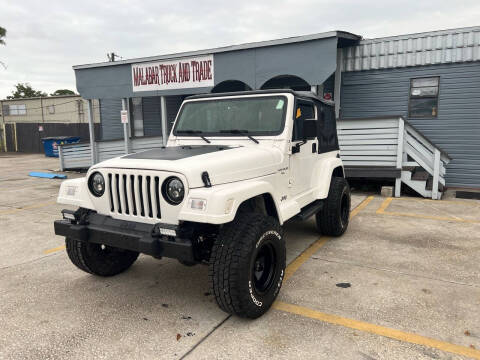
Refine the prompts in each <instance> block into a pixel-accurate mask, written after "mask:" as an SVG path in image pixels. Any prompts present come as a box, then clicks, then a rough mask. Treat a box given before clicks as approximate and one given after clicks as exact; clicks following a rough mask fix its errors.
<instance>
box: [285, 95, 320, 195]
mask: <svg viewBox="0 0 480 360" xmlns="http://www.w3.org/2000/svg"><path fill="white" fill-rule="evenodd" d="M294 115H295V116H294V118H295V120H294V126H293V134H292V149H293V148H294V147H295V145H296V144H300V148H299V152H297V153H294V151H292V154H291V155H290V195H291V196H297V195H300V194H302V193H304V192H305V191H307V190H309V189H310V187H311V184H310V183H311V178H312V172H313V169H314V166H315V162H316V160H317V157H318V152H317V149H318V140H317V139H316V138H315V139H314V140H307V141H306V142H305V143H303V122H304V121H305V120H308V119H317V112H316V110H315V106H314V104H313V102H311V101H306V100H297V103H296V106H295V113H294Z"/></svg>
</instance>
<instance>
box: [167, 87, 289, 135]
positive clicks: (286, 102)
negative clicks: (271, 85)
mask: <svg viewBox="0 0 480 360" xmlns="http://www.w3.org/2000/svg"><path fill="white" fill-rule="evenodd" d="M272 98H277V99H282V100H284V101H285V105H284V107H283V114H282V123H281V126H280V130H276V131H256V132H249V133H248V135H251V136H258V137H262V136H268V137H269V136H278V135H281V134H282V133H283V132H284V131H285V122H286V118H287V108H288V97H287V96H285V95H277V94H275V95H271V96H268V95H267V96H248V97H247V96H246V97H225V98H215V97H213V98H211V99H210V98H205V99H199V100H194V101H189V102H184V103H183V104H182V106H181V108H180V110H179V112H178V115H177V117H176V119H175V124H174V126H173V129H172V134H173V135H174V136H176V137H198V134H177V126H178V120H179V119H180V117H181V115H182V113H183V111H184V109H185V105H187V104H189V103H194V102H195V103H197V102H208V101H222V100H238V101H249V100H252V99H255V100H257V99H272ZM201 135H202V136H208V137H239V136H240V137H241V136H244V135H239V134H231V133H219V132H211V133H210V132H205V133H202V134H201Z"/></svg>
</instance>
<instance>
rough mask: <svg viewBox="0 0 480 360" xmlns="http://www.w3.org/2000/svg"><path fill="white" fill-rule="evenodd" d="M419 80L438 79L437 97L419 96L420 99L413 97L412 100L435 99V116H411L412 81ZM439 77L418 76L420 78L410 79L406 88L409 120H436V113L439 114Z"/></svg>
mask: <svg viewBox="0 0 480 360" xmlns="http://www.w3.org/2000/svg"><path fill="white" fill-rule="evenodd" d="M421 79H438V83H437V95H436V96H431V95H427V96H421V97H414V99H436V100H437V104H436V105H437V111H436V114H435V115H425V116H418V115H416V116H412V113H411V111H412V88H414V87H412V84H413V81H414V80H421ZM422 87H432V86H422ZM422 87H417V88H422ZM439 100H440V76H439V75H437V76H420V77H414V78H410V86H409V88H408V118H409V119H437V118H438V112H439V103H440V101H439Z"/></svg>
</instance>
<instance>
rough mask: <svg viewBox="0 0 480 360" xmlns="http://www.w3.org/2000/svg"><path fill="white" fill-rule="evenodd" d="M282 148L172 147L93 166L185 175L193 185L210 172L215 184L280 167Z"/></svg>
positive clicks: (259, 146)
mask: <svg viewBox="0 0 480 360" xmlns="http://www.w3.org/2000/svg"><path fill="white" fill-rule="evenodd" d="M281 163H282V154H281V152H280V150H279V149H277V148H275V147H272V146H269V147H263V146H261V145H257V146H219V145H186V146H169V147H163V148H158V149H152V150H147V151H143V152H140V153H136V154H131V155H126V156H123V157H120V158H115V159H111V160H107V161H104V162H101V163H99V164H97V165H95V166H94V167H93V168H117V169H142V170H159V171H169V172H174V173H180V174H183V175H185V177H186V178H187V181H188V185H189V187H190V188H196V187H203V186H204V183H203V181H202V178H201V174H202V173H203V172H204V171H207V172H208V175H209V177H210V181H211V183H212V185H220V184H225V183H229V182H234V181H240V180H246V179H252V178H255V177H260V176H264V175H268V174H272V173H274V172H276V171H277V170H278V166H279V165H280V164H281ZM93 168H92V169H93Z"/></svg>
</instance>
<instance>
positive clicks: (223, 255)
mask: <svg viewBox="0 0 480 360" xmlns="http://www.w3.org/2000/svg"><path fill="white" fill-rule="evenodd" d="M284 273H285V241H284V239H283V232H282V229H281V227H280V225H279V224H278V221H276V220H275V219H273V218H271V217H268V216H265V215H263V214H258V213H244V212H242V213H239V214H238V215H237V216H236V217H235V220H234V221H233V222H231V223H229V224H226V225H225V226H223V227H222V229H221V231H220V233H219V235H218V237H217V239H216V241H215V243H214V245H213V248H212V255H211V258H210V264H209V278H210V284H211V287H212V290H213V294H214V295H215V299H216V301H217V304H218V306H219V307H220V308H221V309H222V310H223V311H225V312H228V313H231V314H235V315H238V316H241V317H247V318H257V317H259V316H261V315H263V314H264V313H265V312H266V311H267V310H268V309H269V308H270V306H271V305H272V304H273V302H274V301H275V299H276V297H277V295H278V292H279V291H280V287H281V286H282V281H283V277H284Z"/></svg>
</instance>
